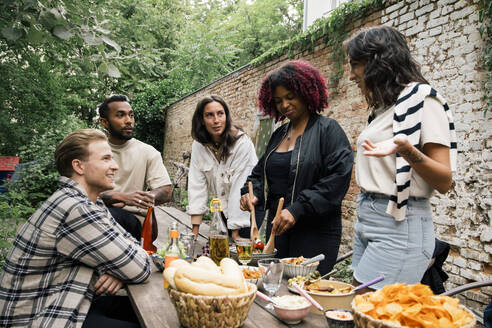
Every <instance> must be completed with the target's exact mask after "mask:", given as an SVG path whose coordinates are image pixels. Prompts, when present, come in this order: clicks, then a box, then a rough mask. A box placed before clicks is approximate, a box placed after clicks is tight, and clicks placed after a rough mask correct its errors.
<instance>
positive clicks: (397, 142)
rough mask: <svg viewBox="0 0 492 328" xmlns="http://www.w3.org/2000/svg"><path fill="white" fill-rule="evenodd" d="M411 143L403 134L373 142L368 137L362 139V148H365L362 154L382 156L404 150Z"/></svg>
mask: <svg viewBox="0 0 492 328" xmlns="http://www.w3.org/2000/svg"><path fill="white" fill-rule="evenodd" d="M411 146H412V145H411V144H410V143H409V142H408V138H407V136H406V135H404V134H399V135H396V136H394V137H393V138H391V139H388V140H385V141H381V142H378V143H376V144H373V143H372V142H371V141H370V140H369V139H366V140H364V143H363V144H362V148H364V149H365V152H364V155H366V156H375V157H384V156H388V155H391V154H394V153H399V152H404V151H407V150H408V149H409V147H411Z"/></svg>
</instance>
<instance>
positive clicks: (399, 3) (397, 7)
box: [384, 1, 405, 14]
mask: <svg viewBox="0 0 492 328" xmlns="http://www.w3.org/2000/svg"><path fill="white" fill-rule="evenodd" d="M404 5H405V2H404V1H398V2H397V3H396V4H394V5H392V6H390V7H388V8H386V10H385V11H384V12H385V13H386V14H389V13H392V12H394V11H395V10H398V9H400V8H401V7H403V6H404Z"/></svg>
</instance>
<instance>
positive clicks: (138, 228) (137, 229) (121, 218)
mask: <svg viewBox="0 0 492 328" xmlns="http://www.w3.org/2000/svg"><path fill="white" fill-rule="evenodd" d="M109 212H111V215H112V216H113V218H114V219H115V220H116V222H118V223H119V224H120V226H122V227H123V229H125V230H126V231H128V232H129V233H130V234H131V235H132V236H133V238H135V239H136V240H137V241H140V238H141V237H142V224H141V223H140V220H139V219H137V217H136V216H135V215H133V213H130V212H128V211H126V210H124V209H122V208H119V207H109Z"/></svg>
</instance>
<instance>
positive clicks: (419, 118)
mask: <svg viewBox="0 0 492 328" xmlns="http://www.w3.org/2000/svg"><path fill="white" fill-rule="evenodd" d="M402 108H403V109H402ZM402 111H403V113H402ZM395 131H396V132H397V133H398V131H404V132H405V133H406V134H407V136H408V138H409V140H410V142H412V144H413V145H414V146H415V147H417V148H419V149H421V150H422V147H423V145H424V144H426V143H437V144H441V145H445V146H448V147H450V160H451V168H452V170H453V171H454V170H455V166H456V136H455V131H454V125H453V119H452V115H451V111H450V110H449V107H448V106H447V105H446V102H445V101H444V99H443V98H442V97H440V96H439V95H438V94H437V92H435V90H433V89H432V88H430V86H428V85H425V84H417V83H412V84H410V85H409V86H408V87H407V88H405V89H404V90H403V91H402V92H401V95H400V97H399V99H398V101H397V103H396V104H395V106H392V107H391V108H389V109H387V110H386V111H385V112H383V113H381V114H379V115H378V116H377V117H376V119H375V120H374V121H372V122H371V123H370V124H369V125H368V126H367V127H366V128H365V129H364V131H362V133H361V135H360V136H359V139H358V141H357V149H358V151H357V158H356V175H355V176H356V180H357V184H358V185H359V187H360V188H361V190H362V191H366V192H374V193H381V194H386V195H388V196H390V197H391V198H392V199H393V201H392V202H390V204H391V203H396V202H395V200H396V201H398V199H397V197H398V194H399V192H398V187H397V183H396V181H401V180H402V177H401V174H400V173H401V172H406V173H407V174H406V177H405V178H406V179H404V180H405V182H403V184H404V187H403V188H402V187H400V191H403V192H405V193H406V195H403V196H404V199H403V201H405V204H406V200H407V199H408V196H415V197H427V198H428V197H430V196H431V194H432V192H433V189H432V187H431V186H430V185H428V184H427V182H426V181H425V180H424V179H423V178H421V177H420V176H419V175H418V174H417V173H416V172H412V171H413V170H411V168H410V166H409V165H408V163H406V161H404V162H405V163H406V164H403V166H401V165H402V161H401V160H403V158H402V157H399V156H396V155H395V154H393V155H390V156H385V157H379V158H378V157H371V156H364V155H363V154H362V152H363V149H362V147H361V144H362V142H363V141H364V139H369V140H371V141H372V142H373V143H377V142H381V141H384V140H387V139H390V138H391V137H393V136H394V135H396V134H395ZM402 167H403V170H402V169H401V168H402ZM397 172H398V173H397ZM400 196H402V195H401V194H400ZM405 204H404V206H400V207H399V208H398V206H394V204H391V205H390V206H391V208H390V206H389V207H388V214H390V215H392V216H394V217H395V219H399V220H403V219H404V218H405V210H404V209H403V210H401V209H402V208H406V206H405ZM394 207H396V210H397V211H393V208H394Z"/></svg>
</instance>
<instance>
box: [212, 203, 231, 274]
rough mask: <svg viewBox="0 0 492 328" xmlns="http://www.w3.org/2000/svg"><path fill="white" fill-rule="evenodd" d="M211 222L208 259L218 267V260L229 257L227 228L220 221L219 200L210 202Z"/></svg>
mask: <svg viewBox="0 0 492 328" xmlns="http://www.w3.org/2000/svg"><path fill="white" fill-rule="evenodd" d="M210 211H211V212H212V222H211V224H210V230H209V235H208V236H209V244H210V258H211V259H212V260H213V261H214V262H215V264H217V265H219V264H220V260H222V259H223V258H224V257H229V236H228V233H227V227H226V225H225V223H224V221H222V204H221V202H220V199H218V198H214V199H212V201H211V202H210Z"/></svg>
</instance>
